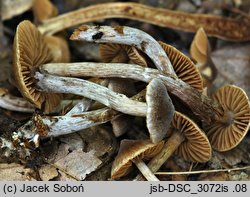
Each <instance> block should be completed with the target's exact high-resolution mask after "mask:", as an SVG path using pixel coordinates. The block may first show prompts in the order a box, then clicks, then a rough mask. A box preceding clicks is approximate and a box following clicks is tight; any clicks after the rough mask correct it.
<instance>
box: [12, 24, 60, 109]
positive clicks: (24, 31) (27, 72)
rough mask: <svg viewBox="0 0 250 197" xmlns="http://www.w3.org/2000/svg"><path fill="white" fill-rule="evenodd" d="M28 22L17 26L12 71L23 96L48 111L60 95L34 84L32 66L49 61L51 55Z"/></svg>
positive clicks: (58, 100) (56, 102) (55, 103)
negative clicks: (40, 88) (41, 90)
mask: <svg viewBox="0 0 250 197" xmlns="http://www.w3.org/2000/svg"><path fill="white" fill-rule="evenodd" d="M30 24H31V23H30V22H28V21H24V22H23V23H22V25H19V26H18V27H17V33H16V35H15V38H14V45H13V54H14V59H13V67H12V71H13V72H12V73H13V77H14V80H15V83H16V85H17V88H18V89H19V91H20V92H21V94H22V95H23V97H25V98H26V99H28V100H29V101H30V102H31V103H33V104H34V105H35V106H36V107H37V108H40V109H41V108H42V105H45V106H44V108H45V109H44V111H45V113H48V112H50V111H52V110H53V109H54V107H56V106H57V105H58V104H59V102H60V100H61V98H62V96H61V95H60V94H51V93H47V92H40V91H39V90H38V89H37V88H36V87H35V85H34V83H35V79H34V78H33V76H32V75H34V73H35V67H32V66H33V65H41V64H44V63H48V62H51V61H52V55H51V53H50V51H49V48H48V47H47V45H46V44H45V42H44V40H43V37H42V35H41V34H40V33H39V32H38V31H34V26H33V25H30ZM23 40H24V41H23Z"/></svg>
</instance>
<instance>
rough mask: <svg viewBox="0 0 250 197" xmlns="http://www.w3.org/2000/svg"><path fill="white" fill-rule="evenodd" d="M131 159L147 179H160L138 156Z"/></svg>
mask: <svg viewBox="0 0 250 197" xmlns="http://www.w3.org/2000/svg"><path fill="white" fill-rule="evenodd" d="M132 161H133V163H134V164H135V165H136V167H137V168H138V169H139V170H140V172H141V173H142V174H143V176H144V177H145V178H146V179H147V180H148V181H160V180H159V179H158V178H157V177H156V176H155V175H154V173H153V172H152V171H151V170H150V169H149V168H148V166H147V165H146V164H145V163H144V161H142V160H141V159H140V158H139V157H136V158H134V159H133V160H132Z"/></svg>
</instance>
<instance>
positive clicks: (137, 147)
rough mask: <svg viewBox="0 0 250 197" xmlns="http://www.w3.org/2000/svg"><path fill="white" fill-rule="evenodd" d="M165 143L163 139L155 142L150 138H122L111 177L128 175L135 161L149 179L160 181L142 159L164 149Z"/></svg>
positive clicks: (116, 177) (117, 177)
mask: <svg viewBox="0 0 250 197" xmlns="http://www.w3.org/2000/svg"><path fill="white" fill-rule="evenodd" d="M163 145H164V142H163V141H161V142H159V143H157V144H154V143H152V142H150V141H149V140H122V141H121V144H120V149H119V152H118V155H117V156H116V158H115V160H114V162H113V165H112V169H111V178H112V179H119V178H120V177H122V176H124V175H126V173H127V172H128V170H129V169H130V167H131V166H132V164H133V163H134V164H135V165H136V166H137V168H138V169H139V170H140V172H141V173H142V174H143V175H144V177H145V178H146V179H147V180H149V181H159V179H158V178H157V177H156V176H155V175H154V174H153V173H152V172H151V171H150V170H149V169H148V167H147V165H146V164H145V163H144V162H143V161H142V159H143V158H147V159H149V158H151V157H153V156H154V155H156V154H157V153H158V152H159V151H160V150H161V149H162V147H163Z"/></svg>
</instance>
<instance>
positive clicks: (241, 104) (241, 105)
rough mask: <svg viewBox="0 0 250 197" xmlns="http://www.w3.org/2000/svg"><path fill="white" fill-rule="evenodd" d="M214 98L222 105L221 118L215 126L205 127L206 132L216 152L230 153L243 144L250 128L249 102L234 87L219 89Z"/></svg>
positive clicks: (241, 92) (239, 90)
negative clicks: (242, 141) (229, 151)
mask: <svg viewBox="0 0 250 197" xmlns="http://www.w3.org/2000/svg"><path fill="white" fill-rule="evenodd" d="M212 98H213V99H214V100H215V101H217V102H218V103H219V104H220V105H221V108H220V110H219V115H218V116H219V117H218V118H217V120H218V121H216V122H214V123H213V124H211V125H205V126H204V130H205V132H206V134H207V136H208V139H209V140H210V143H211V145H212V147H213V148H214V149H215V150H217V151H228V150H230V149H232V148H234V147H235V146H237V145H238V144H239V143H240V142H241V140H242V139H243V138H244V136H245V135H246V134H247V132H248V130H249V128H250V105H249V100H248V97H247V94H246V93H245V92H244V91H243V90H242V89H241V88H239V87H236V86H234V85H227V86H224V87H222V88H220V89H218V90H217V91H216V92H215V93H214V94H213V95H212Z"/></svg>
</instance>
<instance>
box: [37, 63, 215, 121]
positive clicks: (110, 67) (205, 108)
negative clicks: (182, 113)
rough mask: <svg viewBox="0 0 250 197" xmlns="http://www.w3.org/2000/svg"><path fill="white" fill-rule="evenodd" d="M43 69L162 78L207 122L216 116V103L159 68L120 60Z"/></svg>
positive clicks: (60, 72)
mask: <svg viewBox="0 0 250 197" xmlns="http://www.w3.org/2000/svg"><path fill="white" fill-rule="evenodd" d="M40 70H41V72H45V73H50V74H55V75H61V76H75V77H80V76H81V77H84V76H92V77H105V78H108V77H120V78H130V79H134V80H139V81H143V82H146V83H149V82H150V81H151V80H152V79H154V78H159V79H161V80H162V81H163V83H164V84H165V86H166V87H167V89H168V91H169V92H170V93H171V94H173V95H175V96H177V97H178V98H179V99H180V100H181V101H182V102H183V103H185V104H186V105H187V106H189V107H190V109H191V110H192V111H193V112H194V113H195V114H196V115H197V116H199V117H200V118H201V119H202V120H204V121H205V122H207V123H210V122H211V121H213V120H215V118H216V108H217V107H218V104H217V103H214V102H212V101H211V100H210V99H209V98H208V97H206V96H205V95H202V94H201V93H200V92H198V91H197V90H195V89H194V88H192V87H190V86H189V85H187V84H186V83H184V82H183V81H181V80H180V79H177V78H173V77H172V76H168V75H162V74H160V72H159V71H158V70H156V69H152V68H144V67H141V66H138V65H132V64H118V63H115V64H114V63H113V64H112V63H90V62H85V63H74V64H61V63H60V64H54V63H53V64H44V65H41V66H40Z"/></svg>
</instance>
